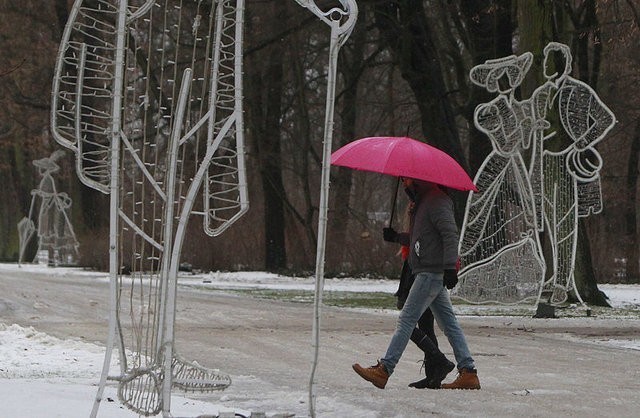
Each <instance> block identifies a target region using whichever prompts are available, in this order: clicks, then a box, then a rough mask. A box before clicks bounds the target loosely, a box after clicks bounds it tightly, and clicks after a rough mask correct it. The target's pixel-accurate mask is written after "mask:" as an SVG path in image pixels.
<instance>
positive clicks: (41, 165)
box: [18, 151, 78, 263]
mask: <svg viewBox="0 0 640 418" xmlns="http://www.w3.org/2000/svg"><path fill="white" fill-rule="evenodd" d="M63 154H64V153H63V152H62V151H55V152H53V153H52V154H51V155H50V156H49V157H48V158H41V159H39V160H35V161H34V162H33V165H35V166H36V167H37V168H38V171H39V174H40V175H41V176H42V179H41V180H40V183H39V184H38V188H36V189H33V190H32V191H31V195H32V198H31V207H30V209H29V217H28V219H26V218H25V219H23V220H22V221H21V222H20V223H19V224H18V228H19V229H20V228H23V229H25V231H20V234H21V236H24V237H25V239H23V242H21V244H22V245H21V250H20V256H21V257H20V258H21V259H22V256H23V255H24V247H26V244H27V243H28V240H29V239H30V238H31V236H32V234H33V232H36V229H35V228H36V227H35V226H34V223H37V233H38V254H39V255H38V256H40V255H41V254H43V253H44V252H46V253H47V257H48V262H49V263H51V262H54V263H57V262H61V261H62V262H66V263H69V262H72V261H75V259H76V258H77V256H78V242H77V240H76V236H75V233H74V231H73V226H72V225H71V220H70V219H69V214H68V212H69V209H70V208H71V199H70V198H69V196H68V195H67V194H66V193H59V192H58V191H57V190H56V183H55V180H54V178H53V176H52V174H54V173H57V172H58V171H59V170H60V166H58V164H56V160H58V159H59V158H60V157H61V156H62V155H63ZM36 213H37V218H36ZM34 221H35V222H34ZM20 261H22V260H20Z"/></svg>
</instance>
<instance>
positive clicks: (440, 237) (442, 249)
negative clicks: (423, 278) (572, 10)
mask: <svg viewBox="0 0 640 418" xmlns="http://www.w3.org/2000/svg"><path fill="white" fill-rule="evenodd" d="M415 186H416V202H415V204H416V205H415V208H414V211H413V216H412V217H411V230H410V233H409V234H406V233H403V234H399V235H398V242H400V243H401V244H403V245H409V249H410V250H411V251H410V253H409V265H410V266H411V271H412V273H413V274H418V273H422V272H431V273H442V272H443V271H444V270H447V269H455V267H456V262H457V261H458V239H459V233H458V226H457V225H456V221H455V218H454V211H453V201H452V200H451V198H450V197H449V196H448V195H447V194H446V193H445V192H443V191H442V190H441V189H440V188H439V187H437V186H435V185H433V184H425V183H423V182H416V183H415Z"/></svg>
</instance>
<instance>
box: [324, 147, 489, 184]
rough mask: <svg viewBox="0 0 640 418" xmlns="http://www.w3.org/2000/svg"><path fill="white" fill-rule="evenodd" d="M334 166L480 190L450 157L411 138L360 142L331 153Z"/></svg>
mask: <svg viewBox="0 0 640 418" xmlns="http://www.w3.org/2000/svg"><path fill="white" fill-rule="evenodd" d="M331 164H333V165H337V166H342V167H349V168H353V169H356V170H364V171H372V172H375V173H382V174H389V175H391V176H397V177H410V178H413V179H419V180H425V181H429V182H431V183H436V184H440V185H442V186H446V187H450V188H452V189H457V190H464V191H468V190H473V191H476V192H477V191H478V189H477V188H476V186H475V185H474V184H473V181H472V180H471V178H470V177H469V175H468V174H467V172H466V171H465V170H464V169H463V168H462V167H461V166H460V164H458V162H457V161H456V160H454V159H453V158H452V157H451V156H450V155H449V154H447V153H445V152H444V151H441V150H439V149H438V148H436V147H434V146H431V145H429V144H425V143H424V142H420V141H417V140H415V139H412V138H408V137H390V136H377V137H369V138H362V139H358V140H357V141H354V142H351V143H349V144H347V145H345V146H344V147H342V148H340V149H338V150H337V151H335V152H334V153H333V154H331Z"/></svg>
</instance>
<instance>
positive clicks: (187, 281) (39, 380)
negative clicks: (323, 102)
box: [0, 264, 640, 418]
mask: <svg viewBox="0 0 640 418" xmlns="http://www.w3.org/2000/svg"><path fill="white" fill-rule="evenodd" d="M18 268H19V267H18V266H17V265H12V264H0V272H2V273H5V274H11V272H12V271H17V269H18ZM20 269H21V271H22V272H24V271H25V270H27V271H30V270H32V271H34V272H38V273H43V272H45V273H47V274H51V275H58V274H68V273H69V272H72V273H73V274H75V275H77V276H82V275H86V276H91V277H92V278H93V279H94V280H105V281H106V280H107V277H106V274H104V273H95V272H84V271H81V270H79V269H66V268H48V267H46V266H37V265H24V266H22V267H21V268H20ZM181 283H182V284H183V285H189V286H190V287H192V288H195V289H197V286H216V287H217V288H229V289H237V288H254V289H305V290H313V289H314V281H313V278H292V277H284V276H279V275H274V274H269V273H263V272H244V273H217V272H213V273H209V274H202V275H187V276H185V277H184V278H183V279H181ZM396 287H397V282H396V281H392V280H362V279H327V280H326V284H325V289H326V290H332V291H356V292H357V291H366V292H372V291H380V292H388V293H393V292H394V291H395V290H396ZM600 289H601V290H603V291H604V292H605V293H606V294H607V295H608V296H609V298H610V302H611V304H612V306H613V307H615V308H618V309H617V310H616V311H618V312H624V310H638V309H640V285H600ZM1 305H2V300H0V394H1V395H0V398H1V399H2V401H1V402H0V417H10V418H22V417H24V418H27V417H29V418H40V417H41V418H55V417H60V418H76V417H78V418H80V417H87V416H88V415H89V412H90V410H91V407H92V404H93V399H94V397H95V394H96V390H97V386H96V384H97V382H98V380H99V376H100V371H101V368H102V362H103V359H104V347H102V346H99V345H95V344H90V343H87V342H84V341H80V340H76V339H67V340H61V339H58V338H55V337H53V336H50V335H47V334H44V333H42V332H39V331H38V330H37V329H33V328H31V327H22V326H19V325H16V324H11V323H5V321H4V318H3V315H2V312H3V307H2V306H1ZM457 309H459V308H457ZM460 313H462V314H464V312H460ZM594 343H596V344H604V345H613V346H617V347H623V348H627V349H633V350H640V340H637V339H635V340H634V339H607V340H603V341H601V340H594ZM634 367H635V366H634ZM232 379H233V381H234V385H251V384H252V378H251V376H232ZM271 396H272V397H273V398H276V399H281V401H282V405H281V408H280V409H281V410H282V411H286V410H287V409H288V407H289V405H290V404H291V402H296V400H295V399H292V398H291V393H289V392H288V391H287V392H284V391H283V392H282V393H281V394H279V395H278V394H275V395H273V394H272V395H271ZM105 399H107V401H106V402H103V403H102V405H101V406H100V411H99V415H98V416H99V417H105V418H112V417H113V418H116V417H131V416H134V414H133V413H132V412H131V411H129V410H127V409H124V408H123V407H122V406H121V405H120V403H119V402H118V400H117V396H116V393H115V391H114V390H113V388H112V387H107V389H106V392H105ZM222 399H224V397H223V398H222ZM327 401H328V400H326V399H323V402H327ZM171 405H172V413H173V415H174V416H175V417H197V416H202V415H207V416H217V415H218V414H220V413H222V412H231V411H233V412H235V413H236V414H239V415H237V416H241V415H245V416H249V415H250V412H249V411H246V410H243V409H235V408H230V406H229V405H228V404H225V405H219V404H212V403H208V402H204V401H201V400H197V399H190V398H188V397H186V396H182V395H180V394H179V393H176V394H174V396H173V398H172V403H171ZM345 408H348V405H347V406H345V405H340V410H341V411H342V412H343V413H344V414H345V415H344V416H345V417H346V416H362V414H361V411H355V410H354V411H349V410H348V409H345Z"/></svg>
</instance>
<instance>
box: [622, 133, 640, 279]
mask: <svg viewBox="0 0 640 418" xmlns="http://www.w3.org/2000/svg"><path fill="white" fill-rule="evenodd" d="M639 160H640V121H638V122H637V123H636V130H635V135H634V136H633V138H632V140H631V150H630V152H629V160H628V162H627V193H625V200H626V202H625V212H626V213H625V221H626V222H625V223H626V228H625V231H626V233H627V237H626V240H625V245H626V247H627V250H626V255H627V256H626V259H627V264H626V274H625V276H626V277H625V281H626V282H627V283H637V282H638V279H639V278H640V248H638V219H637V218H638V214H637V209H636V202H637V194H638V192H637V190H638V162H639Z"/></svg>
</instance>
